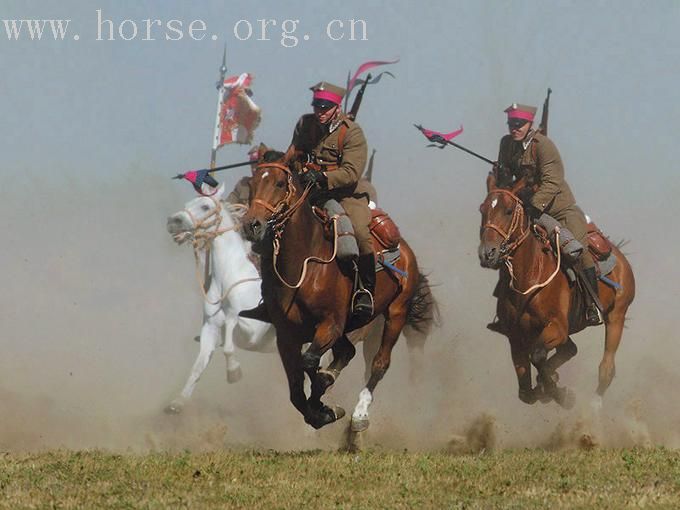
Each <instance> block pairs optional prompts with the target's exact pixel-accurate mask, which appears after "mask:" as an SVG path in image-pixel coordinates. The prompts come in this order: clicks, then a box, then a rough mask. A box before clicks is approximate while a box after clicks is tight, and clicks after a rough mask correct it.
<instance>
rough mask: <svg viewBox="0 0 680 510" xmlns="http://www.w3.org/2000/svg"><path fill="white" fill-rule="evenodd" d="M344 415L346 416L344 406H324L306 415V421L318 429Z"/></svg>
mask: <svg viewBox="0 0 680 510" xmlns="http://www.w3.org/2000/svg"><path fill="white" fill-rule="evenodd" d="M343 416H345V410H344V409H343V408H342V407H338V406H334V407H328V406H323V407H322V408H321V409H320V410H319V411H317V412H315V413H314V414H312V415H311V416H308V417H306V418H305V421H306V422H307V423H308V424H309V425H311V426H312V427H314V428H315V429H317V430H318V429H320V428H321V427H324V426H326V425H329V424H331V423H334V422H336V421H338V420H339V419H340V418H342V417H343Z"/></svg>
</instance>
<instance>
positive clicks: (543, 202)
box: [494, 103, 602, 325]
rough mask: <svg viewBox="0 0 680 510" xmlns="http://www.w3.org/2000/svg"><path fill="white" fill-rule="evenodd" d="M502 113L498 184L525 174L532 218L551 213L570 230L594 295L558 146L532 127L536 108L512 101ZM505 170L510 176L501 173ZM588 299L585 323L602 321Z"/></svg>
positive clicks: (582, 226) (582, 224)
mask: <svg viewBox="0 0 680 510" xmlns="http://www.w3.org/2000/svg"><path fill="white" fill-rule="evenodd" d="M505 113H507V115H508V131H509V134H507V135H505V136H504V137H503V138H502V139H501V142H500V148H499V151H498V163H499V165H497V166H496V167H495V169H494V174H495V177H496V181H497V183H498V184H499V185H502V184H503V182H507V179H508V178H514V179H521V178H522V177H526V179H527V184H528V186H527V187H526V188H524V189H522V190H521V191H520V193H519V194H518V196H519V197H520V199H522V201H523V202H524V204H525V208H526V209H527V212H528V213H529V214H530V215H531V216H533V217H535V218H538V217H539V216H540V215H541V213H545V214H547V215H550V216H552V217H553V218H554V219H555V220H557V221H558V222H559V223H560V224H561V225H562V226H564V227H566V228H567V229H569V230H570V231H571V233H572V234H573V235H574V238H575V239H576V240H577V241H579V242H580V243H581V246H582V247H583V250H582V251H581V253H580V263H581V267H582V269H583V273H584V274H585V276H586V278H587V280H588V283H589V284H590V287H591V288H592V290H593V292H594V294H595V296H597V278H596V276H595V262H594V261H593V257H592V255H591V254H590V251H589V250H588V248H587V247H588V240H587V225H586V218H585V215H584V214H583V211H582V210H581V209H580V208H579V207H578V206H577V205H576V200H575V199H574V195H573V194H572V192H571V188H570V187H569V185H568V184H567V182H566V181H565V179H564V166H563V165H562V158H561V157H560V153H559V151H558V150H557V147H556V146H555V144H554V143H553V142H552V140H550V139H549V138H548V137H546V136H544V135H543V134H542V133H540V131H537V130H534V129H533V121H534V116H535V114H536V108H535V107H533V106H527V105H522V104H517V103H513V104H512V105H511V106H509V107H508V108H507V109H506V110H505ZM508 171H509V172H510V173H511V174H512V175H511V176H508V175H503V173H504V172H508ZM589 301H590V302H589V304H588V307H587V309H586V322H587V323H588V324H589V325H597V324H601V323H602V314H601V312H600V310H599V308H598V307H597V304H596V303H595V300H593V299H590V300H589Z"/></svg>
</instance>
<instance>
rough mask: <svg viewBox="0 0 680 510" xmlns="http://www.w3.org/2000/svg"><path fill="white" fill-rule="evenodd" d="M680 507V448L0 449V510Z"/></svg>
mask: <svg viewBox="0 0 680 510" xmlns="http://www.w3.org/2000/svg"><path fill="white" fill-rule="evenodd" d="M640 506H647V507H654V508H679V507H680V453H679V452H677V451H674V450H667V449H664V448H658V449H634V450H600V449H593V450H567V451H560V452H547V451H543V450H517V451H512V450H507V451H500V452H492V453H487V454H483V455H451V454H447V453H409V452H390V451H368V452H363V453H359V454H353V453H352V454H350V453H333V452H322V451H310V452H301V453H277V452H271V451H246V452H237V451H219V452H212V453H196V454H194V453H188V452H186V453H179V454H176V453H172V454H171V453H152V454H146V455H134V454H125V455H119V454H112V453H106V452H102V451H83V452H71V451H51V452H47V453H41V454H2V455H1V456H0V507H1V508H210V507H219V508H249V509H250V508H366V509H369V508H370V509H374V508H522V509H525V508H598V509H599V508H617V509H618V508H626V507H635V508H638V507H640Z"/></svg>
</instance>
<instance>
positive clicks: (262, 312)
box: [238, 301, 272, 322]
mask: <svg viewBox="0 0 680 510" xmlns="http://www.w3.org/2000/svg"><path fill="white" fill-rule="evenodd" d="M238 316H239V317H245V318H246V319H255V320H258V321H262V322H271V321H272V319H271V317H269V311H267V307H266V306H265V304H264V301H260V304H259V305H257V306H256V307H255V308H251V309H250V310H241V311H240V312H239V314H238Z"/></svg>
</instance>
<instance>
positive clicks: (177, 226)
mask: <svg viewBox="0 0 680 510" xmlns="http://www.w3.org/2000/svg"><path fill="white" fill-rule="evenodd" d="M223 194H224V185H221V186H219V188H217V190H216V191H215V193H214V194H213V195H210V196H199V197H196V198H194V199H193V200H190V201H189V202H187V203H186V205H185V206H184V209H183V210H182V211H180V212H177V213H175V214H173V215H172V216H170V217H169V218H168V232H169V233H170V234H172V236H173V239H174V240H175V242H177V243H178V244H183V243H185V242H187V241H191V243H192V245H193V248H194V255H195V257H196V269H197V275H198V280H199V284H200V286H201V290H202V291H203V294H204V302H203V317H204V320H203V327H202V328H201V335H200V350H199V353H198V357H197V358H196V361H195V362H194V365H193V367H192V369H191V373H190V374H189V379H188V380H187V382H186V384H185V385H184V388H183V389H182V391H181V393H180V394H179V396H178V397H176V398H175V399H174V400H173V401H172V402H171V403H170V404H169V405H168V406H167V407H166V408H165V410H166V412H169V413H179V412H180V411H181V410H182V407H183V406H184V404H185V402H186V401H187V400H188V399H189V398H190V397H191V394H192V393H193V391H194V388H195V387H196V383H197V382H198V380H199V379H200V377H201V375H202V374H203V371H204V370H205V368H206V367H207V366H208V362H209V361H210V358H211V357H212V355H213V352H215V349H216V348H217V347H218V345H219V342H220V329H222V328H224V339H223V342H224V344H223V345H224V347H223V350H224V356H225V358H226V362H227V381H228V382H230V383H233V382H236V381H238V380H239V379H240V378H241V365H240V363H239V362H238V360H237V359H236V356H235V346H238V347H239V348H241V349H244V350H247V351H255V352H274V351H275V349H276V345H275V342H274V339H275V333H274V330H273V328H272V326H271V324H267V323H264V322H260V321H257V320H253V319H245V318H243V317H239V316H238V314H239V312H240V311H241V310H246V309H249V308H253V307H255V306H257V304H258V303H259V302H260V298H261V292H260V284H261V280H260V276H259V274H258V272H257V269H256V268H255V266H254V265H253V263H252V262H251V260H250V259H249V258H248V254H249V253H250V246H249V244H248V243H247V242H246V241H244V240H243V238H242V237H241V235H240V234H239V233H238V231H237V230H238V223H236V222H235V221H234V218H233V217H232V214H231V213H233V212H234V209H232V208H229V206H227V208H228V209H225V206H224V204H223V203H222V201H221V199H222V195H223ZM206 253H207V254H208V256H207V258H206ZM203 260H206V262H207V263H208V264H209V271H206V270H205V269H206V268H205V267H203V266H202V265H201V264H202V261H203ZM208 272H209V273H210V275H211V277H210V282H209V286H208V287H207V291H206V290H205V282H203V281H202V279H203V275H206V274H207V273H208ZM236 326H238V329H239V330H240V333H242V334H237V335H234V329H235V328H236Z"/></svg>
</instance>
